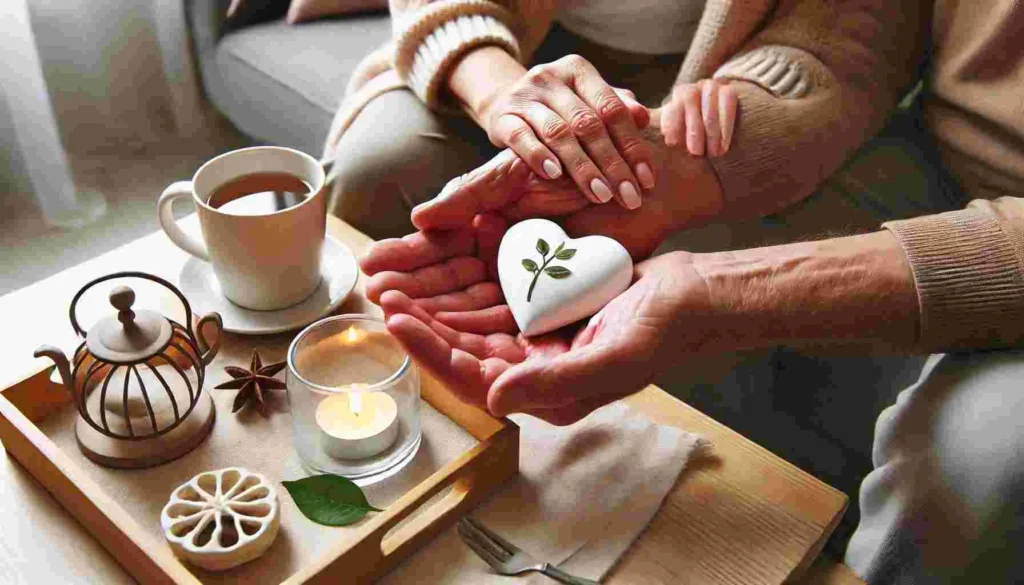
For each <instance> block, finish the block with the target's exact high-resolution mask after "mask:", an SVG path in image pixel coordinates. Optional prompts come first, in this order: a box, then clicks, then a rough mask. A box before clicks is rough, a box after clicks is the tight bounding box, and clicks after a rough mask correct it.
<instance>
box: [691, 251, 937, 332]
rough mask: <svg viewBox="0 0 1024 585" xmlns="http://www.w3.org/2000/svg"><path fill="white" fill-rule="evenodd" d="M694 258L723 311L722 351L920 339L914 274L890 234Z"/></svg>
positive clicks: (715, 307)
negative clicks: (918, 337)
mask: <svg viewBox="0 0 1024 585" xmlns="http://www.w3.org/2000/svg"><path fill="white" fill-rule="evenodd" d="M692 262H693V266H694V268H695V270H696V271H697V272H698V273H699V274H700V275H701V276H702V277H703V279H704V281H705V283H706V285H707V287H708V291H709V293H710V299H711V304H712V312H713V314H714V315H715V316H716V318H717V316H721V319H720V323H721V324H722V328H721V329H720V330H719V331H718V332H716V336H718V337H719V339H716V340H713V343H720V344H722V345H721V347H718V348H717V349H719V350H725V349H729V348H744V349H750V348H759V347H770V346H775V345H791V346H803V345H823V344H834V343H839V344H849V343H860V342H866V343H870V344H874V345H881V346H886V347H899V348H910V347H912V346H913V345H914V344H915V342H916V338H917V330H918V313H919V309H918V300H917V293H916V290H915V285H914V278H913V274H912V272H911V270H910V266H909V264H908V262H907V259H906V257H905V255H904V253H903V250H902V248H901V246H900V244H899V242H898V241H897V239H896V238H895V237H894V236H893V235H892V234H891V233H889V232H885V231H883V232H877V233H873V234H867V235H860V236H852V237H847V238H836V239H830V240H823V241H817V242H802V243H797V244H787V245H783V246H773V247H766V248H757V249H751V250H742V251H736V252H720V253H713V254H698V255H695V256H694V257H693V260H692Z"/></svg>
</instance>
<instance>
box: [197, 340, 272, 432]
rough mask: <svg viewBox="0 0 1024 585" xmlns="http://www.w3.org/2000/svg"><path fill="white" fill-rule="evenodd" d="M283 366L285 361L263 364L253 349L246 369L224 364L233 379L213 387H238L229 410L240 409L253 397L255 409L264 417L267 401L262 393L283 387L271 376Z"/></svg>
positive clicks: (235, 410) (230, 388) (229, 388)
mask: <svg viewBox="0 0 1024 585" xmlns="http://www.w3.org/2000/svg"><path fill="white" fill-rule="evenodd" d="M284 366H285V362H278V363H276V364H269V365H266V366H264V365H263V362H262V361H261V360H260V354H259V352H257V351H256V350H253V352H252V363H251V364H250V366H249V369H248V370H246V369H245V368H239V367H236V366H226V367H225V368H224V371H225V372H227V373H228V375H229V376H231V377H232V378H233V379H231V380H228V381H227V382H224V383H223V384H220V385H217V386H214V388H215V389H217V390H234V389H236V388H237V389H238V394H235V401H234V403H232V405H231V412H238V411H239V410H242V408H243V407H244V406H245V405H246V404H248V403H249V402H250V401H252V400H254V399H255V401H256V410H258V411H260V414H261V415H263V417H264V418H265V417H266V416H267V403H266V401H265V400H264V398H263V394H264V393H265V392H266V391H267V390H280V389H282V388H284V387H285V383H284V382H282V381H281V380H278V379H276V378H274V377H273V376H274V375H275V374H277V373H278V372H280V371H281V370H283V369H284Z"/></svg>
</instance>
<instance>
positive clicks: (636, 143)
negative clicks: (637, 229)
mask: <svg viewBox="0 0 1024 585" xmlns="http://www.w3.org/2000/svg"><path fill="white" fill-rule="evenodd" d="M473 110H474V112H473V113H474V115H475V117H476V118H477V120H478V122H479V123H480V124H481V126H483V128H484V130H486V131H487V135H488V137H489V138H490V139H491V142H493V143H494V144H495V145H496V146H501V147H508V148H511V149H512V150H513V151H514V152H515V153H516V154H518V155H519V157H520V158H522V159H523V160H524V161H525V162H526V164H527V165H529V167H530V168H531V169H532V170H533V172H535V173H537V175H538V176H540V177H544V178H546V179H556V178H558V177H561V176H563V174H566V173H567V174H568V175H569V176H570V177H571V178H572V180H573V181H574V182H575V183H576V186H577V188H578V189H579V191H580V192H581V193H583V194H584V196H585V197H586V198H587V199H588V200H590V201H591V202H592V203H606V202H608V201H610V200H611V199H612V198H613V197H615V198H616V199H617V200H618V201H619V203H620V204H621V205H622V206H624V207H626V208H628V209H635V208H637V207H639V206H640V203H641V198H640V193H641V188H643V189H651V188H653V187H654V185H655V173H654V171H653V170H652V168H653V167H652V162H651V155H650V152H649V149H648V148H647V143H646V142H645V141H644V140H643V138H642V136H641V133H640V130H641V129H643V128H644V127H645V126H646V125H647V123H648V121H649V112H648V110H647V108H645V107H644V106H642V105H640V104H639V103H638V102H637V101H636V99H635V97H634V95H633V94H632V92H630V91H628V90H622V89H616V88H613V87H611V86H610V85H608V84H607V83H606V82H605V81H604V79H603V78H602V77H601V74H600V73H598V71H597V69H595V68H594V66H593V65H591V64H590V63H589V62H588V61H587V60H586V59H584V58H582V57H580V56H578V55H569V56H567V57H563V58H561V59H559V60H557V61H555V62H553V63H547V64H544V65H538V66H536V67H534V68H532V69H530V70H529V71H527V72H526V73H525V74H524V75H522V76H520V77H519V78H518V79H517V80H516V81H514V82H512V83H509V84H506V85H504V86H502V87H501V88H499V89H497V90H496V91H494V92H492V93H491V95H490V96H489V97H488V98H487V99H485V100H482V101H481V103H478V104H476V105H475V107H474V108H473ZM563 171H564V172H563Z"/></svg>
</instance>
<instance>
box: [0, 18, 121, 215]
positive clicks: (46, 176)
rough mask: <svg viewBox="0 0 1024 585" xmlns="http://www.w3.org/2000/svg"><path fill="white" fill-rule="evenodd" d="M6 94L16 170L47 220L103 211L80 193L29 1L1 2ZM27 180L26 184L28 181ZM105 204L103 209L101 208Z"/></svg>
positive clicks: (8, 142) (0, 60) (8, 143)
mask: <svg viewBox="0 0 1024 585" xmlns="http://www.w3.org/2000/svg"><path fill="white" fill-rule="evenodd" d="M0 38H3V39H4V42H3V44H2V45H0V52H3V53H4V54H3V55H2V56H0V79H3V80H4V83H2V84H0V92H2V98H3V100H4V105H5V108H4V109H3V111H4V113H5V114H6V115H5V117H6V118H7V120H4V122H5V124H4V125H5V126H6V127H7V128H8V129H9V131H7V132H4V137H3V144H4V147H5V148H7V149H8V150H10V151H12V152H10V153H9V156H8V159H9V160H11V161H12V162H13V163H14V165H13V166H14V172H15V173H18V174H20V175H22V177H20V178H22V179H25V178H27V183H28V185H27V186H28V187H29V188H30V189H31V190H32V192H33V194H34V195H35V197H36V200H37V201H38V203H39V207H40V209H41V210H42V212H43V214H44V215H45V217H46V219H47V221H49V222H50V223H53V224H56V225H76V224H80V223H85V222H87V221H89V220H90V219H91V218H92V217H95V216H96V215H97V214H98V213H102V199H99V200H98V202H97V200H96V199H95V198H90V200H89V201H88V202H83V201H81V200H80V199H79V197H78V196H77V194H76V193H75V184H74V181H73V180H72V178H71V172H70V170H69V168H68V162H67V158H66V157H65V154H64V148H63V146H62V144H61V139H60V133H59V131H58V128H57V121H56V119H55V117H54V114H53V104H52V103H51V101H50V94H49V92H48V91H47V88H46V81H45V79H44V78H43V69H42V63H41V62H40V59H39V52H38V50H37V48H36V42H35V36H34V35H33V33H32V25H31V20H30V19H29V12H28V5H27V3H26V0H3V1H2V2H0ZM25 182H26V181H24V180H23V181H22V183H25ZM97 206H99V207H97Z"/></svg>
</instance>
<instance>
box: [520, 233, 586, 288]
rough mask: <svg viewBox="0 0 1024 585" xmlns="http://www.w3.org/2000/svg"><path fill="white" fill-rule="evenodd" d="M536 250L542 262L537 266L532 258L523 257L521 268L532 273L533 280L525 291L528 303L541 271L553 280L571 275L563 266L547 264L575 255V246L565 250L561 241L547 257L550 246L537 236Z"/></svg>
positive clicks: (568, 258)
mask: <svg viewBox="0 0 1024 585" xmlns="http://www.w3.org/2000/svg"><path fill="white" fill-rule="evenodd" d="M537 251H538V252H540V259H541V262H542V264H541V265H540V266H539V267H538V266H537V263H536V262H534V261H533V260H530V259H529V258H523V268H525V269H526V271H527V272H530V273H532V274H533V280H532V281H530V289H529V290H528V291H527V293H526V302H528V303H529V302H531V301H532V300H533V290H534V289H535V288H536V287H537V280H538V279H539V278H540V275H541V273H542V272H543V273H544V274H547V275H548V276H550V277H551V278H554V279H555V280H562V279H564V278H569V277H570V276H572V271H571V270H569V269H568V268H566V267H565V266H557V265H555V266H548V264H550V263H551V261H552V260H556V259H557V260H570V259H572V257H573V256H575V255H576V249H575V248H569V249H568V250H566V249H565V242H562V243H561V244H559V245H558V247H557V248H555V251H554V253H552V254H551V256H550V257H549V256H548V252H550V251H551V248H550V247H549V246H548V243H547V242H546V241H544V239H543V238H537Z"/></svg>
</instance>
